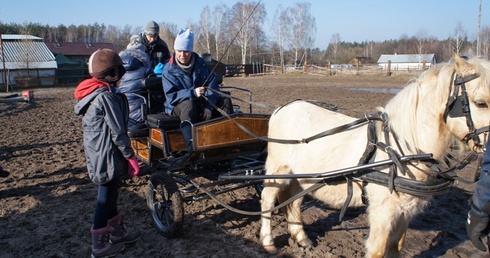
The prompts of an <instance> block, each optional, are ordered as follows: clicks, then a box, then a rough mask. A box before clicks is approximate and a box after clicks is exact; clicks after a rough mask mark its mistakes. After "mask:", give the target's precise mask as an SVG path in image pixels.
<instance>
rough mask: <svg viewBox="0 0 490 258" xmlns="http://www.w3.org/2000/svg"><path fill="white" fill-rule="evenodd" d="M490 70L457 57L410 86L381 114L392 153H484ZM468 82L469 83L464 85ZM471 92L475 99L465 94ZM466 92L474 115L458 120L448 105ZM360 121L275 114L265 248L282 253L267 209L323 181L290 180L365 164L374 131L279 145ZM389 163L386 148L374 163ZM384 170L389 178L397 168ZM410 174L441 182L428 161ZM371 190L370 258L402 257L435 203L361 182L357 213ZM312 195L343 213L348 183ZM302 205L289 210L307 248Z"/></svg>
mask: <svg viewBox="0 0 490 258" xmlns="http://www.w3.org/2000/svg"><path fill="white" fill-rule="evenodd" d="M489 72H490V63H489V62H488V61H484V60H481V59H471V60H465V59H462V58H459V57H457V56H456V57H454V60H453V62H450V63H445V64H441V65H438V66H436V67H435V68H432V69H430V70H427V71H425V72H424V73H422V74H421V76H420V77H419V78H418V80H415V81H413V82H409V84H407V85H406V87H404V89H403V90H401V91H400V92H399V93H398V94H397V95H396V96H395V97H393V99H391V100H390V101H389V102H388V103H387V105H386V106H385V108H384V109H383V108H379V111H380V112H382V113H384V115H385V117H387V123H386V124H387V125H388V126H389V128H390V129H391V132H392V134H389V135H390V136H389V140H388V141H386V142H385V143H390V144H388V145H391V146H390V147H388V148H386V149H392V150H393V151H395V153H397V154H399V156H403V155H415V154H422V153H425V154H429V153H432V154H433V158H434V159H435V160H441V159H442V158H443V157H444V155H445V154H446V153H447V151H448V150H449V145H450V144H451V143H452V142H454V141H453V140H454V139H456V140H458V141H459V142H460V143H461V144H462V145H463V146H466V148H468V147H469V148H473V149H479V151H482V145H481V144H479V143H482V142H483V140H484V139H483V136H482V135H481V134H480V135H479V134H473V135H470V136H471V137H466V136H467V135H468V134H469V133H470V131H474V129H480V128H482V129H483V128H488V125H489V121H490V108H489V105H490V74H489ZM478 75H479V76H478ZM455 78H459V79H457V80H456V82H457V83H453V81H454V80H455ZM460 82H465V83H464V85H463V84H461V83H460ZM454 88H456V91H455V90H454ZM464 88H466V93H467V94H464V93H463V91H464V90H462V89H464ZM462 94H463V97H464V95H467V98H468V101H469V110H470V113H467V117H465V116H464V115H462V111H461V110H456V111H451V112H449V113H450V114H452V113H453V112H454V113H455V115H447V113H448V111H449V109H448V110H446V106H447V103H448V99H450V96H453V97H456V96H461V95H462ZM461 98H462V97H460V98H458V100H457V101H460V99H461ZM454 107H455V108H461V105H458V104H456V105H454ZM458 113H459V115H458ZM355 120H356V119H355V118H353V117H349V116H346V115H343V114H340V113H337V112H333V111H329V110H327V109H324V108H322V107H319V106H317V105H314V104H311V103H308V102H305V101H295V102H292V103H290V104H288V105H285V106H283V107H281V108H279V109H277V110H276V111H275V112H274V113H273V114H272V116H271V118H270V122H269V134H268V138H270V139H271V140H272V141H270V142H269V144H268V156H267V161H266V167H265V168H266V174H267V175H273V176H270V177H269V179H266V180H264V186H265V188H264V190H263V192H262V200H261V203H262V212H266V213H264V214H263V215H262V219H261V222H262V228H261V231H260V237H261V241H262V245H263V246H264V248H265V249H266V250H267V251H268V252H270V253H274V252H277V249H276V247H275V246H274V238H273V236H272V233H271V221H270V219H271V212H267V211H269V210H271V209H272V208H273V207H274V205H275V203H276V201H278V202H279V203H282V202H284V201H285V200H287V199H289V198H290V197H291V196H294V195H295V194H297V193H299V192H301V191H303V190H304V189H307V188H308V187H310V186H312V185H313V184H314V183H315V182H317V181H319V180H321V179H318V178H298V176H297V175H295V176H296V177H294V178H293V177H290V178H287V175H293V174H306V173H309V174H311V173H320V172H328V171H335V170H340V169H343V168H348V167H355V166H357V165H358V162H359V160H360V158H361V157H362V156H363V153H364V151H365V147H366V144H367V142H368V136H367V127H368V126H367V125H366V123H364V124H361V125H357V126H354V127H352V128H350V129H348V130H343V131H341V132H339V133H335V134H332V135H328V136H324V137H319V138H318V139H314V140H311V141H309V142H308V143H298V144H290V143H289V144H288V143H284V142H279V139H282V140H285V141H286V142H287V141H289V140H291V139H296V140H300V139H304V138H308V137H311V136H313V135H316V134H319V133H322V132H325V131H326V130H329V129H331V128H335V127H338V126H340V125H344V124H348V123H351V122H353V121H355ZM376 123H378V124H377V133H376V134H377V136H378V139H379V140H384V133H383V132H382V131H381V129H380V128H381V127H382V125H381V122H379V121H378V122H376ZM468 123H469V124H470V125H468ZM471 127H474V128H471ZM274 139H277V141H274ZM463 139H465V140H463ZM396 142H398V144H395V143H396ZM398 145H399V146H398ZM400 148H401V149H400ZM402 154H403V155H402ZM389 159H390V157H389V156H388V154H387V153H386V152H385V151H383V150H379V149H378V150H376V152H375V153H374V156H373V157H372V158H371V159H370V160H369V161H368V164H372V162H376V161H381V160H389ZM377 169H378V170H379V171H381V172H384V173H388V171H389V166H388V165H385V166H383V167H380V168H377ZM403 169H404V170H405V172H406V173H405V174H404V175H403V174H402V173H400V171H401V169H398V177H407V178H409V179H412V180H417V181H431V180H435V177H434V174H433V173H431V171H430V169H429V168H428V167H427V166H426V165H425V164H424V163H423V162H415V161H413V162H409V163H408V164H405V165H403ZM274 175H281V176H280V177H281V178H279V177H277V178H274ZM282 175H285V176H282ZM363 192H365V195H366V196H367V199H368V203H369V205H368V208H367V213H368V220H369V225H370V232H369V237H368V239H367V240H366V243H365V247H366V257H398V256H399V255H400V251H401V249H402V246H403V242H404V239H405V233H406V230H407V227H408V225H409V222H410V221H411V219H412V218H413V217H414V216H415V215H417V214H419V213H420V212H421V211H422V210H423V209H424V208H425V207H426V206H427V205H428V203H429V200H430V196H429V197H426V198H425V197H417V196H414V195H411V194H408V193H403V192H400V191H396V190H395V191H392V192H391V191H390V188H388V186H387V185H379V184H374V183H368V184H367V185H365V186H363V184H362V183H361V182H359V181H354V183H353V188H352V193H353V195H352V199H351V201H350V203H349V207H358V206H361V205H363V201H362V198H361V194H362V193H363ZM310 195H311V196H313V197H314V198H316V199H319V200H321V201H323V202H324V203H326V204H327V205H329V206H331V207H333V208H341V207H342V206H343V205H344V204H345V203H346V198H347V195H348V187H347V183H346V180H344V181H339V182H338V183H333V184H330V183H327V184H325V185H324V186H322V187H321V188H319V189H317V190H314V191H313V192H311V193H310ZM302 199H303V198H299V199H297V200H295V201H294V202H292V203H290V204H288V205H287V206H286V207H285V209H284V214H285V217H286V219H287V222H288V230H289V233H290V234H291V238H292V239H294V240H295V241H296V242H297V243H299V244H300V245H302V246H308V245H311V244H312V241H311V240H310V239H309V238H308V236H307V234H306V233H305V231H304V229H303V225H302V221H301V210H300V206H301V203H302Z"/></svg>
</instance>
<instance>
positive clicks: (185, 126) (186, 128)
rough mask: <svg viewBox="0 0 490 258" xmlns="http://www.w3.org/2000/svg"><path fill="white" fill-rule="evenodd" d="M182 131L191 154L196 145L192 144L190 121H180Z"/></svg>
mask: <svg viewBox="0 0 490 258" xmlns="http://www.w3.org/2000/svg"><path fill="white" fill-rule="evenodd" d="M180 131H182V135H183V136H184V140H185V144H186V147H187V153H188V154H190V153H192V151H194V147H193V146H192V124H191V122H189V121H182V122H181V123H180Z"/></svg>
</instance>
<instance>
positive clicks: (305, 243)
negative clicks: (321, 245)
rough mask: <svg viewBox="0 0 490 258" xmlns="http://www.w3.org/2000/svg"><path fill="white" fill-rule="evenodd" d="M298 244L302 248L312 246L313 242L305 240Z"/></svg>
mask: <svg viewBox="0 0 490 258" xmlns="http://www.w3.org/2000/svg"><path fill="white" fill-rule="evenodd" d="M298 244H299V245H300V246H302V247H308V246H312V245H313V241H311V240H310V239H309V238H306V239H303V240H301V241H299V242H298Z"/></svg>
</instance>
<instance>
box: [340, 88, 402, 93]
mask: <svg viewBox="0 0 490 258" xmlns="http://www.w3.org/2000/svg"><path fill="white" fill-rule="evenodd" d="M345 89H346V90H354V91H367V92H369V93H387V94H397V93H398V92H400V91H401V90H402V89H400V88H367V87H366V88H363V87H359V88H345Z"/></svg>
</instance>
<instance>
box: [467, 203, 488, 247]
mask: <svg viewBox="0 0 490 258" xmlns="http://www.w3.org/2000/svg"><path fill="white" fill-rule="evenodd" d="M487 226H488V216H485V217H481V216H478V215H477V214H476V213H475V212H474V211H473V210H470V211H469V212H468V219H467V220H466V234H467V235H468V238H469V239H470V240H471V243H473V245H474V246H475V247H476V248H478V249H479V250H480V251H486V250H487V248H486V246H485V245H484V244H483V242H482V241H481V238H480V235H481V233H482V232H483V230H485V228H486V227H487Z"/></svg>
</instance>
